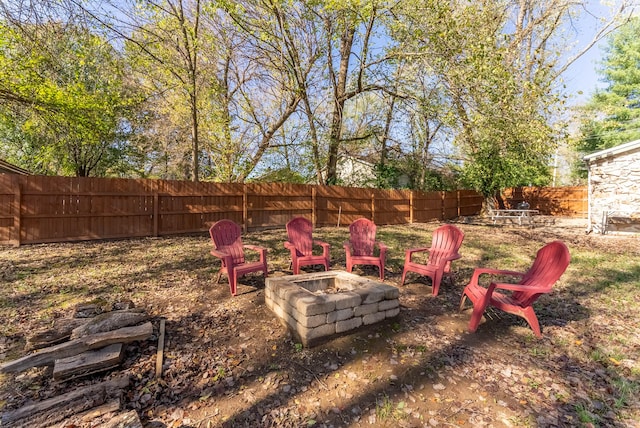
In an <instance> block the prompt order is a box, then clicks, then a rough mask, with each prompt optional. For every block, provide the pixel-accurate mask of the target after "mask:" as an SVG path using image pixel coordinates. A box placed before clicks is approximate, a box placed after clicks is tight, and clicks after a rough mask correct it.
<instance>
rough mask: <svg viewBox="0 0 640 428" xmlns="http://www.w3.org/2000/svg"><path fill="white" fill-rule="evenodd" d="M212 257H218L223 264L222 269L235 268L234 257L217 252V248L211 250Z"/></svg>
mask: <svg viewBox="0 0 640 428" xmlns="http://www.w3.org/2000/svg"><path fill="white" fill-rule="evenodd" d="M211 255H213V256H215V257H218V258H219V259H220V261H221V262H222V267H225V266H227V267H231V266H233V256H231V254H227V253H225V252H224V251H219V250H216V249H215V248H214V249H212V250H211Z"/></svg>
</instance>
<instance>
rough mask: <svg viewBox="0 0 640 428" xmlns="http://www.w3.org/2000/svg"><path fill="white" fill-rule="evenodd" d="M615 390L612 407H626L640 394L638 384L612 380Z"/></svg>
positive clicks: (623, 380)
mask: <svg viewBox="0 0 640 428" xmlns="http://www.w3.org/2000/svg"><path fill="white" fill-rule="evenodd" d="M613 385H614V386H615V389H616V395H615V400H614V404H613V405H614V407H616V408H618V409H619V408H623V407H627V406H628V405H629V403H630V401H631V399H632V398H634V397H637V396H638V394H639V393H640V383H639V382H638V381H633V380H628V379H625V378H618V379H614V380H613Z"/></svg>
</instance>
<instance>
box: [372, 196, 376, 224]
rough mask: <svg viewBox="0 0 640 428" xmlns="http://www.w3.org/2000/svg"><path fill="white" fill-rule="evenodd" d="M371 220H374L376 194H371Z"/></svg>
mask: <svg viewBox="0 0 640 428" xmlns="http://www.w3.org/2000/svg"><path fill="white" fill-rule="evenodd" d="M371 221H372V222H373V223H375V222H376V194H375V193H372V194H371Z"/></svg>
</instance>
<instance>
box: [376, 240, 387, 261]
mask: <svg viewBox="0 0 640 428" xmlns="http://www.w3.org/2000/svg"><path fill="white" fill-rule="evenodd" d="M375 243H376V244H377V245H378V248H380V257H385V256H386V254H387V250H388V249H389V247H387V246H386V245H385V244H384V243H383V242H380V241H376V242H375Z"/></svg>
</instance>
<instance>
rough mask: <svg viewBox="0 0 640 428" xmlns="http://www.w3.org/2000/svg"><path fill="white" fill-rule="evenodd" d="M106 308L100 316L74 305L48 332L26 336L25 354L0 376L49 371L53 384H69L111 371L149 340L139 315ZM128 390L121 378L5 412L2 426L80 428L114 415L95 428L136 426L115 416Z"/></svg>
mask: <svg viewBox="0 0 640 428" xmlns="http://www.w3.org/2000/svg"><path fill="white" fill-rule="evenodd" d="M112 308H113V310H109V311H106V312H105V311H103V309H102V308H101V307H100V306H99V305H95V304H87V305H79V306H78V307H77V308H76V309H75V311H74V314H73V316H72V317H70V318H60V319H57V320H56V321H55V322H54V325H53V327H52V328H51V329H49V330H47V331H45V332H40V333H37V334H34V335H33V336H31V337H28V338H27V345H26V346H27V351H28V353H27V354H26V355H25V356H23V357H21V358H18V359H17V360H13V361H8V362H5V363H2V364H0V372H3V373H18V372H22V371H25V370H28V369H31V368H33V367H43V366H53V378H54V379H55V380H56V381H71V380H74V379H77V378H81V377H85V376H89V375H92V374H95V373H99V372H102V371H106V370H110V369H113V368H114V367H117V366H118V365H120V363H121V362H122V358H123V352H124V349H125V346H126V344H128V343H131V342H134V341H140V340H147V339H149V338H150V337H151V336H152V335H153V325H152V324H151V322H150V321H149V317H148V316H147V315H146V314H145V312H144V311H143V310H140V309H136V308H134V307H133V304H132V303H131V302H126V303H118V304H114V305H113V306H112ZM128 385H129V378H128V376H123V375H121V376H117V377H115V378H112V379H110V380H107V381H103V382H99V383H96V384H91V385H88V386H84V387H81V388H76V389H75V390H73V391H71V392H68V393H66V394H63V395H59V396H56V397H53V398H51V399H48V400H44V401H40V402H36V403H31V404H27V405H25V406H23V407H21V408H19V409H16V410H12V411H5V412H3V414H2V419H1V420H2V427H36V426H37V427H47V426H65V427H68V426H82V425H83V424H86V423H90V422H91V421H92V420H93V419H95V418H98V417H102V416H104V415H110V414H111V415H115V416H114V417H113V418H110V419H109V421H108V422H105V423H104V424H102V425H98V426H99V427H100V428H107V427H122V428H124V427H126V428H135V427H141V426H142V425H141V423H140V420H139V418H138V415H137V413H136V412H135V411H131V412H124V411H122V412H121V411H120V407H121V403H120V400H121V397H120V396H121V394H122V391H123V390H124V389H125V388H127V386H128ZM119 412H120V413H119ZM92 425H93V424H92Z"/></svg>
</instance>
